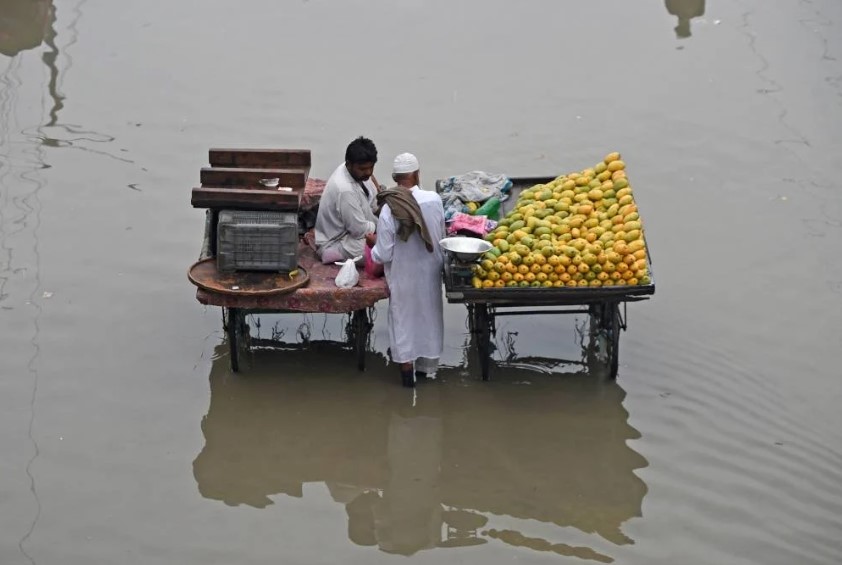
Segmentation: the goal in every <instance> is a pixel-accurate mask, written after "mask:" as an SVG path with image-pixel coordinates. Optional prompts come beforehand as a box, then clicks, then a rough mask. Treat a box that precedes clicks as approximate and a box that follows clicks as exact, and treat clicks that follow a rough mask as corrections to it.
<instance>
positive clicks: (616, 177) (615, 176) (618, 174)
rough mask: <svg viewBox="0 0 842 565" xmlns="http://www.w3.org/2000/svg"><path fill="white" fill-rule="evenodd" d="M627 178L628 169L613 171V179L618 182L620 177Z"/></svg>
mask: <svg viewBox="0 0 842 565" xmlns="http://www.w3.org/2000/svg"><path fill="white" fill-rule="evenodd" d="M624 178H626V171H614V172H613V173H611V180H613V181H614V182H617V181H618V180H619V179H624Z"/></svg>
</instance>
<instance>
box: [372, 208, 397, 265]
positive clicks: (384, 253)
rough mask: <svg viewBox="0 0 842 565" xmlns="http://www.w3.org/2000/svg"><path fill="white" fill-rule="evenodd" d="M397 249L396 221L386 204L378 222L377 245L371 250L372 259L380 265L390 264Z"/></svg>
mask: <svg viewBox="0 0 842 565" xmlns="http://www.w3.org/2000/svg"><path fill="white" fill-rule="evenodd" d="M394 249H395V219H394V218H393V217H392V210H390V209H389V205H388V204H385V205H384V206H383V209H382V210H381V211H380V218H379V219H378V220H377V243H376V244H375V245H374V247H372V248H371V258H372V259H374V260H375V261H377V262H378V263H380V264H386V263H389V262H390V261H391V260H392V253H393V252H394Z"/></svg>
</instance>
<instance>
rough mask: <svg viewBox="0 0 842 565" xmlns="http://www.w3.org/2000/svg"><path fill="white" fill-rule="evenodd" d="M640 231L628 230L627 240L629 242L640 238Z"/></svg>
mask: <svg viewBox="0 0 842 565" xmlns="http://www.w3.org/2000/svg"><path fill="white" fill-rule="evenodd" d="M640 233H641V232H640V230H632V231H630V232H626V237H625V240H626V241H627V242H629V243H631V242H633V241H635V240H640Z"/></svg>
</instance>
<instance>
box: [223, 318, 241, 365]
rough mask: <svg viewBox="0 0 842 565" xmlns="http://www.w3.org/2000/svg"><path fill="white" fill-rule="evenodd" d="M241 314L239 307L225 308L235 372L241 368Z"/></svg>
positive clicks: (229, 351)
mask: <svg viewBox="0 0 842 565" xmlns="http://www.w3.org/2000/svg"><path fill="white" fill-rule="evenodd" d="M226 314H227V315H226ZM240 316H241V312H240V309H239V308H225V309H224V310H223V323H224V325H225V330H226V332H227V334H228V355H229V356H230V358H231V370H232V371H233V372H235V373H237V372H239V370H240V343H239V341H240V339H239V338H240V332H241V331H242V326H241V323H240Z"/></svg>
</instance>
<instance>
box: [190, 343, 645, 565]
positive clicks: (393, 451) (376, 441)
mask: <svg viewBox="0 0 842 565" xmlns="http://www.w3.org/2000/svg"><path fill="white" fill-rule="evenodd" d="M340 347H341V346H340V345H339V344H336V343H331V342H312V343H311V344H310V346H309V347H308V348H306V349H302V348H294V347H291V348H290V349H288V350H286V351H285V352H283V353H282V354H279V353H273V354H272V355H265V356H263V357H262V358H261V359H260V360H259V362H258V363H256V364H255V368H254V369H253V371H252V372H251V373H249V374H248V375H247V376H234V375H232V374H231V373H230V372H229V370H228V358H227V355H225V353H224V347H223V346H220V348H219V349H218V350H217V356H216V360H215V361H214V363H213V366H212V368H211V373H210V388H211V400H210V408H209V410H208V414H207V416H206V417H205V418H204V419H203V421H202V431H203V433H204V436H205V446H204V448H203V449H202V451H201V453H200V454H199V455H198V456H197V458H196V460H195V461H194V476H195V479H196V481H197V483H198V488H199V491H200V492H201V494H202V495H203V496H205V497H207V498H211V499H214V500H220V501H223V502H225V503H226V504H229V505H232V506H234V505H240V504H245V505H249V506H252V507H256V508H263V507H266V506H267V505H269V504H272V500H271V497H272V496H273V495H276V494H285V495H288V496H294V497H302V496H303V492H304V489H303V485H304V483H313V482H320V483H324V484H325V485H326V486H327V488H328V490H329V492H330V494H331V496H332V498H333V500H334V501H336V502H337V503H339V504H342V505H343V506H344V507H345V511H346V513H347V519H348V537H349V539H350V540H351V541H352V542H354V543H356V544H358V545H367V546H378V547H379V548H380V549H381V550H382V551H385V552H390V553H399V554H405V555H408V554H412V553H415V552H417V551H419V550H422V549H428V548H434V547H462V546H469V545H478V544H486V543H505V544H508V545H514V546H519V547H525V548H530V549H533V550H537V551H553V552H556V553H559V554H562V555H573V556H577V557H580V558H583V559H592V560H597V561H602V562H609V561H611V560H612V559H611V557H609V556H608V555H605V552H604V549H603V550H602V551H601V552H600V551H596V550H594V549H592V548H591V547H582V546H581V545H579V546H577V545H575V544H571V545H568V544H565V543H551V542H550V541H547V540H546V539H544V538H545V534H543V535H542V533H539V532H536V531H528V530H532V529H534V528H535V524H534V522H530V521H533V520H534V521H539V522H542V523H544V524H546V525H555V526H557V527H558V528H559V530H558V534H559V535H560V536H562V535H565V534H564V531H562V530H561V528H570V527H572V528H576V529H578V530H580V533H579V534H578V535H576V537H575V539H577V540H581V539H582V537H583V536H582V534H581V532H585V533H586V534H596V535H598V536H600V537H601V538H602V540H603V541H599V539H598V538H590V539H591V540H592V542H593V543H594V544H596V545H601V546H603V547H605V546H606V545H607V547H609V548H610V544H606V543H605V541H604V540H607V541H608V542H611V543H614V544H618V545H620V544H627V543H631V540H630V539H629V538H628V537H626V536H625V535H624V534H623V532H622V531H621V525H622V524H623V523H624V522H625V521H626V520H628V519H630V518H632V517H635V516H640V511H641V503H642V500H643V496H644V495H645V493H646V486H645V485H644V483H643V482H642V481H641V480H640V479H639V478H638V477H637V476H636V475H635V473H634V470H635V469H639V468H641V467H644V466H645V465H646V460H645V459H644V458H643V457H641V456H640V455H639V454H637V453H636V452H634V451H633V450H632V449H630V448H629V447H628V445H627V443H626V442H627V440H628V439H631V438H635V437H637V432H636V431H635V430H634V429H633V428H631V427H630V426H629V425H628V423H627V417H628V414H627V413H626V411H625V410H624V408H623V406H622V400H623V398H624V396H625V393H624V392H623V390H622V389H621V388H620V387H619V386H618V385H617V384H616V383H614V382H608V383H606V382H599V381H598V379H594V378H592V377H589V376H587V375H567V376H559V375H546V374H543V373H539V372H535V371H532V370H527V369H522V368H506V369H500V370H499V371H498V373H495V378H496V380H495V381H493V382H490V383H481V382H476V381H468V382H462V381H461V379H460V376H459V374H460V372H461V371H462V369H447V368H443V369H441V370H440V373H439V375H440V380H439V381H436V382H430V383H425V384H424V385H423V386H421V387H420V388H419V389H418V390H417V394H416V395H415V396H413V393H411V392H408V391H406V390H404V389H402V388H401V387H396V386H393V384H394V383H393V382H392V379H391V378H390V375H391V372H390V371H389V368H387V367H385V363H383V361H382V360H378V361H376V362H373V361H374V360H372V359H370V360H369V364H368V366H369V367H370V368H369V370H368V371H367V372H366V374H365V375H364V376H360V375H355V374H352V373H351V372H349V370H348V369H347V368H345V367H343V364H342V361H341V360H342V359H345V358H347V351H341V350H340ZM527 381H528V382H529V383H531V384H529V385H524V384H522V383H524V382H527ZM517 383H521V384H517ZM545 531H546V529H545V528H542V532H545ZM568 535H569V532H568ZM585 538H586V539H587V536H585Z"/></svg>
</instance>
